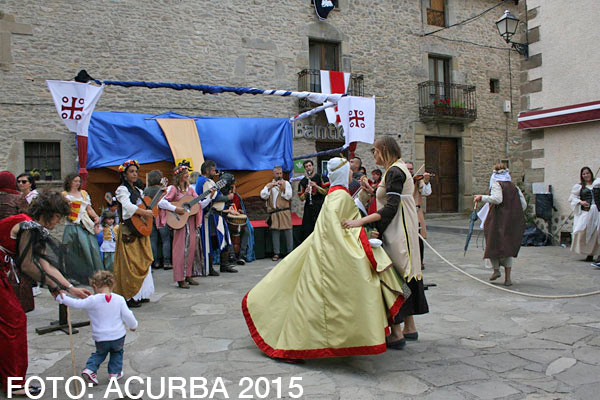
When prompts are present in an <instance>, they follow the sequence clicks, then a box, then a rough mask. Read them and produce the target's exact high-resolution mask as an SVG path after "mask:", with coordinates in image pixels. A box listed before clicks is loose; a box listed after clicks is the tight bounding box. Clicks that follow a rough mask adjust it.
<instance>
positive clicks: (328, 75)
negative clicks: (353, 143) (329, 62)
mask: <svg viewBox="0 0 600 400" xmlns="http://www.w3.org/2000/svg"><path fill="white" fill-rule="evenodd" d="M320 78H321V93H326V94H333V93H338V94H346V93H348V86H349V83H350V74H349V73H348V72H340V71H327V70H321V71H320ZM325 114H326V115H327V122H329V123H330V124H334V125H336V126H337V125H339V123H340V117H339V115H338V110H337V106H335V107H332V108H326V109H325Z"/></svg>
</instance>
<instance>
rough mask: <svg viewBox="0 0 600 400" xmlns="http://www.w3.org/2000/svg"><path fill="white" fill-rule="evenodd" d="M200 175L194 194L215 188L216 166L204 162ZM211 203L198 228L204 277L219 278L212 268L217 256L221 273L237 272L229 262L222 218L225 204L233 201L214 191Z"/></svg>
mask: <svg viewBox="0 0 600 400" xmlns="http://www.w3.org/2000/svg"><path fill="white" fill-rule="evenodd" d="M200 172H201V175H200V176H199V177H198V180H197V181H196V193H197V194H202V193H204V192H206V191H207V190H210V189H212V188H216V187H217V186H216V183H215V181H214V180H213V178H215V176H217V164H216V163H215V162H214V161H212V160H206V161H204V163H203V164H202V166H201V167H200ZM209 198H210V199H211V200H212V202H211V203H210V204H209V205H208V206H206V208H205V209H203V213H204V220H203V221H202V227H201V228H200V231H201V234H202V250H203V254H204V275H205V276H206V275H209V276H219V273H218V272H217V271H215V269H214V268H213V257H214V256H215V255H217V254H218V255H219V263H220V265H221V269H220V271H221V272H238V271H237V269H235V268H233V266H232V265H231V264H230V261H229V251H230V249H231V237H230V236H229V228H228V227H227V222H226V221H225V218H224V216H225V215H226V214H227V210H226V209H225V202H227V201H229V200H232V199H233V194H232V193H230V194H228V195H224V194H223V193H221V192H220V191H219V190H216V191H215V192H214V193H213V194H211V195H210V196H209Z"/></svg>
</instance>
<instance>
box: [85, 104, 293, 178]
mask: <svg viewBox="0 0 600 400" xmlns="http://www.w3.org/2000/svg"><path fill="white" fill-rule="evenodd" d="M154 118H195V119H196V127H197V129H198V135H199V136H200V143H201V144H202V151H203V153H204V159H207V160H213V161H215V162H216V163H217V167H218V168H219V169H223V170H251V171H260V170H265V169H272V168H273V167H274V166H275V165H281V166H282V167H283V169H284V170H285V171H291V170H292V168H293V161H292V125H291V123H290V121H289V120H288V119H287V118H220V117H186V116H183V115H180V114H176V113H166V114H161V115H159V116H157V115H149V114H133V113H118V112H94V113H93V114H92V119H91V122H90V127H89V138H88V160H87V169H93V168H100V167H108V166H114V165H119V164H122V163H123V162H125V161H127V160H130V159H135V160H138V162H140V163H141V164H146V163H151V162H157V161H171V162H173V155H172V153H171V149H170V148H169V144H168V143H167V139H166V138H165V135H164V134H163V132H162V129H161V128H160V126H159V125H158V122H157V121H156V120H155V119H154ZM196 169H199V168H196Z"/></svg>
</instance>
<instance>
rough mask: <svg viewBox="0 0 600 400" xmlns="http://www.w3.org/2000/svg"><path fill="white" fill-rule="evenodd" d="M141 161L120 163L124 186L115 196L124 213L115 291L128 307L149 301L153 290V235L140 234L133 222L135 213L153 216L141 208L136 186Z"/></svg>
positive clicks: (120, 209)
mask: <svg viewBox="0 0 600 400" xmlns="http://www.w3.org/2000/svg"><path fill="white" fill-rule="evenodd" d="M139 168H140V164H138V162H137V161H135V160H128V161H125V162H124V163H123V164H122V165H121V166H119V172H120V173H121V185H120V186H119V187H118V188H117V191H116V196H117V201H118V202H119V213H120V214H121V218H120V219H121V226H120V228H119V232H118V234H117V248H116V251H115V262H114V266H113V268H114V275H115V278H116V286H115V290H114V291H115V293H118V294H120V295H121V296H123V297H125V299H126V300H127V305H128V306H129V307H139V306H140V305H141V303H142V302H146V301H149V299H150V295H151V294H152V293H154V281H153V280H152V272H151V264H152V260H153V259H154V258H153V257H152V247H151V245H150V236H139V235H137V234H136V232H135V228H134V226H133V223H132V218H134V216H139V217H143V218H149V219H152V218H153V217H154V215H153V214H152V210H147V209H146V208H144V207H138V206H140V205H141V204H142V199H143V197H142V196H143V192H142V190H141V189H139V188H137V187H136V186H135V182H136V181H137V179H138V170H139Z"/></svg>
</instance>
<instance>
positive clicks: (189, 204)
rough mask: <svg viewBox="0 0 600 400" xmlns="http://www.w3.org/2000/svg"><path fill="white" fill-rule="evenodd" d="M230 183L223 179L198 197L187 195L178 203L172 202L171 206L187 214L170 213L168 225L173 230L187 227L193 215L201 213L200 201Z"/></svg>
mask: <svg viewBox="0 0 600 400" xmlns="http://www.w3.org/2000/svg"><path fill="white" fill-rule="evenodd" d="M228 183H229V182H228V181H227V180H226V179H221V180H219V181H217V183H215V185H216V186H213V187H212V188H210V189H208V190H207V191H205V192H203V193H202V194H201V195H199V196H198V197H194V196H189V195H187V196H183V197H182V198H181V199H179V200H178V201H172V202H171V204H173V205H174V206H176V207H181V208H183V209H184V210H185V211H186V213H185V214H181V215H179V214H177V213H176V212H174V211H172V212H170V213H169V214H168V215H167V225H169V226H170V227H171V229H181V228H183V227H184V226H185V224H186V223H187V221H188V218H189V217H191V216H192V215H196V214H198V212H199V211H200V204H198V203H199V202H200V201H202V200H203V199H205V198H206V196H208V195H209V194H210V192H211V190H212V189H217V190H220V189H222V188H223V187H225V186H227V184H228Z"/></svg>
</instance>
